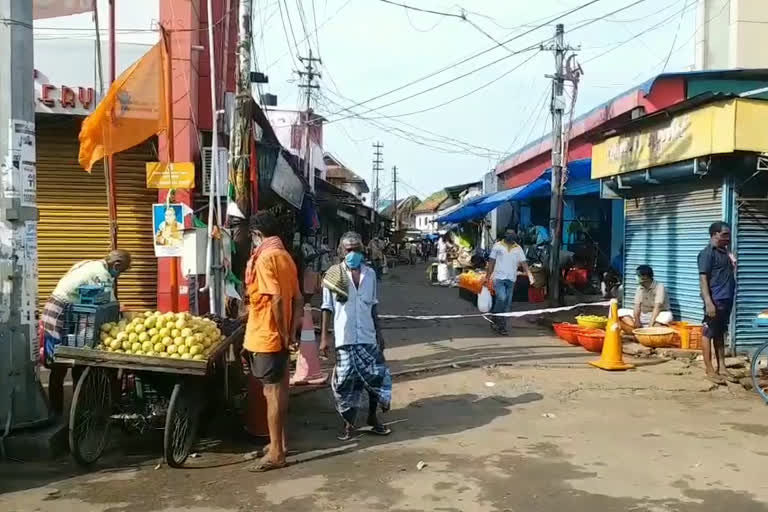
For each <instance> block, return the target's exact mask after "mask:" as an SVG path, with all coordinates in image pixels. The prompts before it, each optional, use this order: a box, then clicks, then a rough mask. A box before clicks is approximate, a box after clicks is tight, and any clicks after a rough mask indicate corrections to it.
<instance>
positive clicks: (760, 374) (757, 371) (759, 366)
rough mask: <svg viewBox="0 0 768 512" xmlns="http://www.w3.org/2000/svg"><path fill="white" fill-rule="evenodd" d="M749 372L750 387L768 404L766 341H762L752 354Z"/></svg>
mask: <svg viewBox="0 0 768 512" xmlns="http://www.w3.org/2000/svg"><path fill="white" fill-rule="evenodd" d="M750 373H751V375H752V387H754V388H755V391H757V393H758V394H759V395H760V397H761V398H762V399H763V401H764V402H765V403H766V404H768V343H764V344H763V345H762V346H761V347H760V348H758V349H757V350H755V353H754V354H752V364H750Z"/></svg>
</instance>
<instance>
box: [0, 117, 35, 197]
mask: <svg viewBox="0 0 768 512" xmlns="http://www.w3.org/2000/svg"><path fill="white" fill-rule="evenodd" d="M9 128H10V129H9V141H8V143H9V145H8V154H7V155H5V160H4V161H3V162H2V165H1V166H0V167H2V169H0V171H2V172H1V174H0V181H1V182H2V191H3V195H4V196H5V197H6V198H7V199H21V205H22V206H35V202H36V200H37V166H36V163H35V162H36V152H35V123H33V122H31V121H21V120H19V119H11V120H10V121H9Z"/></svg>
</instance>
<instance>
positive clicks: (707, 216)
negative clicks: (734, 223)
mask: <svg viewBox="0 0 768 512" xmlns="http://www.w3.org/2000/svg"><path fill="white" fill-rule="evenodd" d="M667 188H668V187H667ZM721 198H722V191H721V188H720V187H719V185H718V186H717V187H714V186H713V187H710V188H705V189H698V190H688V191H685V192H680V193H672V191H670V193H666V194H659V195H655V196H649V197H638V198H629V199H626V200H625V201H624V208H625V210H624V211H625V233H624V255H625V256H624V257H625V260H624V263H625V265H624V269H625V270H624V271H625V274H626V277H625V286H624V304H625V305H626V307H631V306H632V305H633V304H634V300H635V289H636V286H637V283H636V279H635V275H636V274H635V269H636V268H637V267H638V265H643V264H645V265H650V266H651V267H653V273H654V276H655V278H656V279H657V280H658V281H660V282H661V283H663V284H664V286H665V287H666V288H667V293H668V294H669V302H670V307H671V308H672V314H673V315H674V316H675V320H685V321H687V322H695V323H700V322H701V319H702V317H703V316H704V314H703V303H702V301H701V293H700V291H699V272H698V264H697V257H698V254H699V251H701V250H702V249H703V248H704V247H706V245H707V243H708V241H709V225H710V224H712V223H713V222H715V221H718V220H722V218H723V206H722V199H721Z"/></svg>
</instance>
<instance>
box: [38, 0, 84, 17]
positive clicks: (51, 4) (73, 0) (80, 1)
mask: <svg viewBox="0 0 768 512" xmlns="http://www.w3.org/2000/svg"><path fill="white" fill-rule="evenodd" d="M95 2H96V0H34V1H33V3H32V17H33V18H34V19H36V20H42V19H45V18H57V17H59V16H69V15H70V14H79V13H81V12H89V11H92V10H93V9H94V4H95Z"/></svg>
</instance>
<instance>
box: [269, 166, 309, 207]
mask: <svg viewBox="0 0 768 512" xmlns="http://www.w3.org/2000/svg"><path fill="white" fill-rule="evenodd" d="M270 187H271V188H272V190H274V191H275V193H276V194H277V195H279V196H280V197H282V198H283V199H285V200H286V201H288V202H289V203H290V204H292V205H293V206H295V207H296V208H297V209H299V210H301V204H302V203H303V202H304V183H302V181H301V180H300V179H299V177H298V176H296V174H295V173H294V172H293V169H292V168H291V166H290V164H289V163H288V161H287V160H286V159H285V157H283V155H282V154H281V155H279V156H278V157H277V162H276V163H275V172H274V174H273V175H272V183H271V184H270Z"/></svg>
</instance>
